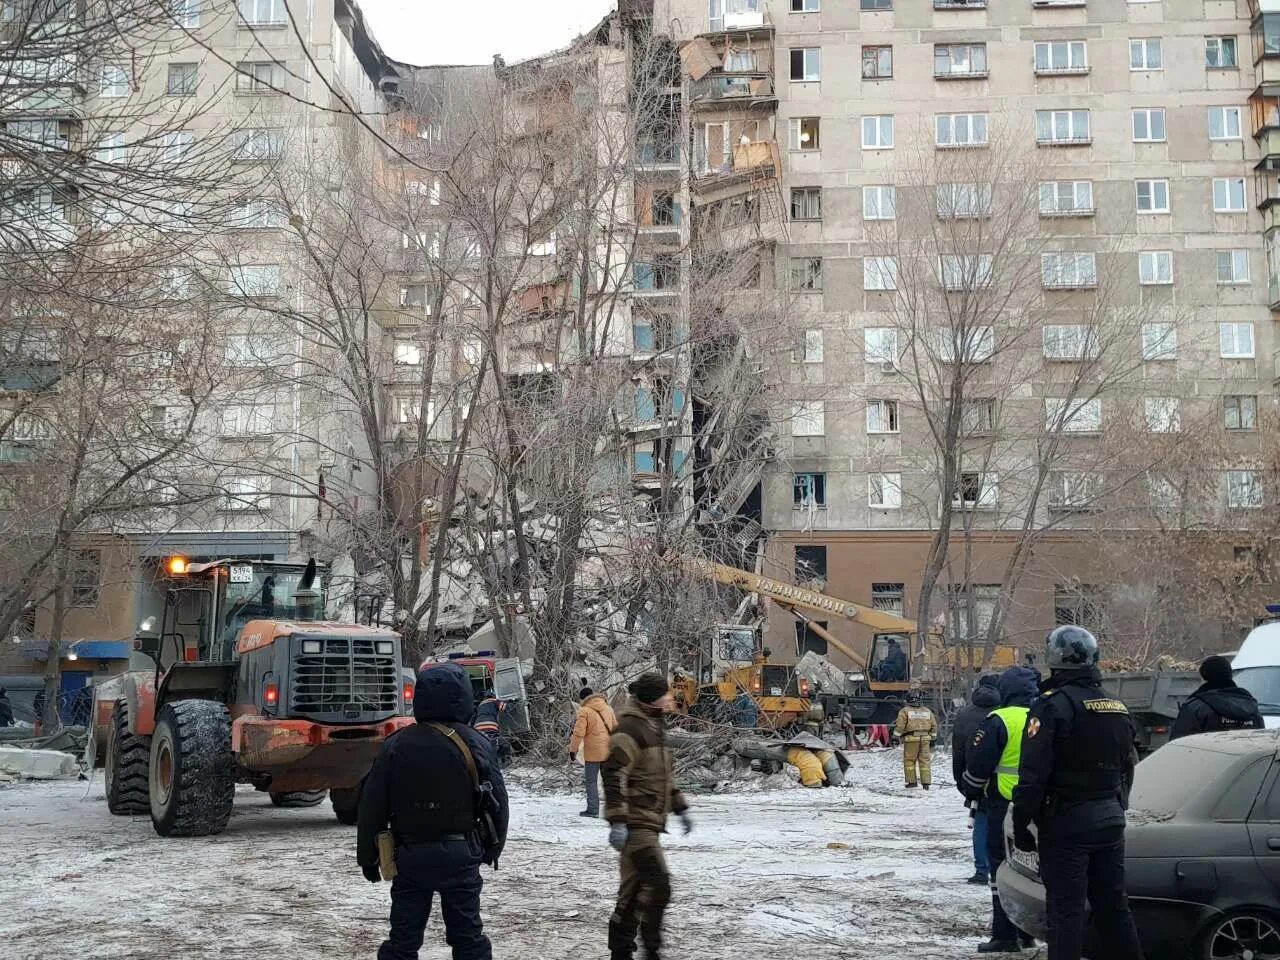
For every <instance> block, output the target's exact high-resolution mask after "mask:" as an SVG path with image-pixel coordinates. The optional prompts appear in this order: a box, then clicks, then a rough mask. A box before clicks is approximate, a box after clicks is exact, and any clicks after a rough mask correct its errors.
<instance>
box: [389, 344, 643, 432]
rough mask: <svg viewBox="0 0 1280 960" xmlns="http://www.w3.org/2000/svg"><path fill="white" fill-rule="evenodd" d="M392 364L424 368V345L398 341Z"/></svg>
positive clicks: (393, 346) (392, 355)
mask: <svg viewBox="0 0 1280 960" xmlns="http://www.w3.org/2000/svg"><path fill="white" fill-rule="evenodd" d="M391 362H392V363H394V364H395V365H396V366H397V367H420V366H422V344H420V343H414V342H413V341H412V340H397V341H396V342H395V343H394V344H393V345H392V347H391ZM649 419H653V418H652V417H650V418H649Z"/></svg>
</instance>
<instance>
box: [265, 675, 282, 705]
mask: <svg viewBox="0 0 1280 960" xmlns="http://www.w3.org/2000/svg"><path fill="white" fill-rule="evenodd" d="M262 699H263V700H264V701H265V702H266V704H267V706H268V707H274V706H276V705H277V704H278V703H279V702H280V686H279V685H278V684H277V683H276V682H275V681H268V682H267V685H266V686H265V687H264V688H263V690H262Z"/></svg>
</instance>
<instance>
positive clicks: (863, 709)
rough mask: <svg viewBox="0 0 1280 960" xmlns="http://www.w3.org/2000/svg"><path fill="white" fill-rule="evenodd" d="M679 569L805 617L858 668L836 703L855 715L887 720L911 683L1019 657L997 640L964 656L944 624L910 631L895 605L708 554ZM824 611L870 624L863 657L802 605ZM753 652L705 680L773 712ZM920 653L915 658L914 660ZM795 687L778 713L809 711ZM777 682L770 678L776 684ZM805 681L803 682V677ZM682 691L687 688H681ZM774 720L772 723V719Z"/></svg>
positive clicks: (760, 661)
mask: <svg viewBox="0 0 1280 960" xmlns="http://www.w3.org/2000/svg"><path fill="white" fill-rule="evenodd" d="M681 563H682V564H683V566H684V567H685V569H687V570H689V571H690V572H692V573H695V574H697V575H699V576H703V577H706V578H707V579H709V580H713V581H715V582H716V583H720V584H723V585H725V586H729V587H736V588H738V589H739V590H744V591H746V592H748V593H756V594H759V595H760V596H762V597H767V598H768V599H769V600H771V601H773V602H774V603H776V604H777V605H778V606H780V607H782V608H784V609H785V610H787V611H789V612H790V613H791V614H792V615H793V616H795V617H796V618H797V619H799V620H801V621H803V622H804V623H806V624H807V626H808V629H809V630H811V631H812V632H813V633H814V634H815V635H817V636H819V637H821V638H822V639H823V640H825V641H826V642H827V644H828V646H829V648H831V649H834V650H838V651H839V652H840V653H843V654H844V655H845V656H846V657H848V658H849V659H850V660H851V661H853V663H854V664H855V665H856V666H857V667H858V669H859V670H860V671H862V674H863V678H864V679H863V682H862V687H863V688H864V689H863V692H862V693H859V694H855V695H853V696H851V697H850V696H842V695H838V696H837V697H836V699H837V700H840V701H842V702H841V703H840V704H839V706H841V707H843V708H845V709H847V710H849V712H850V714H851V715H852V717H853V719H854V720H855V721H858V722H862V723H887V722H890V721H891V720H892V717H893V715H894V714H896V713H897V709H898V706H899V703H900V701H901V700H902V696H903V694H905V693H906V692H907V691H908V690H910V689H911V687H912V686H913V685H918V684H920V683H929V682H937V681H942V680H947V679H950V677H952V676H954V675H955V674H956V673H957V672H959V671H966V670H972V669H974V668H977V667H983V666H988V667H991V668H996V669H1002V668H1004V667H1009V666H1013V665H1014V664H1015V663H1017V662H1018V651H1017V649H1016V648H1014V647H1010V646H1005V645H1000V646H997V647H996V648H995V650H994V651H993V655H992V657H991V659H990V661H988V662H987V663H986V664H983V663H981V662H977V657H974V658H973V661H974V662H971V661H970V656H971V655H972V651H970V650H969V649H967V648H965V647H961V646H956V645H952V646H947V645H945V644H944V643H943V638H942V632H941V631H940V630H934V631H931V632H930V633H928V634H927V635H925V636H924V637H921V636H920V635H919V634H918V633H917V631H916V622H915V621H914V620H909V619H907V618H906V617H903V616H899V615H898V614H896V613H890V612H888V611H885V610H876V609H873V608H872V607H867V606H863V605H862V604H860V603H854V602H853V601H851V600H842V599H840V598H839V597H832V596H828V595H827V594H824V593H819V592H818V591H816V590H810V589H808V588H806V587H801V586H797V585H796V584H793V583H786V582H784V581H781V580H775V579H773V578H771V577H766V576H762V575H761V574H758V573H751V572H750V571H747V570H740V569H738V568H737V567H730V566H726V565H725V564H722V563H715V562H713V561H710V560H700V559H694V558H682V560H681ZM803 611H811V612H814V613H819V614H823V615H825V616H827V617H838V618H840V619H841V620H852V621H854V622H855V623H861V624H863V625H864V626H866V627H869V628H870V629H871V630H872V631H873V636H872V643H871V653H870V657H864V656H863V655H862V654H861V653H859V652H858V651H857V650H855V649H853V648H852V647H850V646H849V645H848V644H847V643H845V642H844V641H842V640H841V639H840V638H838V637H836V636H835V635H834V634H832V633H831V632H830V631H829V630H826V629H824V628H823V627H822V626H820V625H819V624H817V623H815V622H814V621H813V620H811V619H810V618H809V617H808V616H807V615H806V613H805V612H803ZM762 653H763V655H757V656H756V657H755V660H754V662H753V663H752V665H751V666H750V667H741V668H737V669H734V670H730V671H727V672H726V675H725V677H724V679H723V680H721V681H719V682H717V683H714V684H711V685H710V686H713V687H716V688H724V689H717V690H716V691H714V694H713V695H715V694H718V695H719V697H720V698H721V699H723V700H729V699H732V698H733V697H735V696H737V691H738V690H746V691H749V692H751V693H752V694H755V695H757V696H759V697H760V698H761V700H760V709H761V711H762V712H763V713H765V714H766V715H769V714H770V713H771V710H770V707H771V704H769V703H768V702H767V701H766V699H765V697H766V696H767V695H768V694H769V693H770V692H771V687H768V686H766V684H765V683H764V679H765V678H766V677H767V675H768V671H769V670H770V669H772V670H774V671H775V672H777V671H778V670H779V669H785V668H779V667H777V666H772V667H771V665H770V664H769V663H768V651H762ZM917 659H920V661H921V662H920V663H919V665H917V664H916V660H917ZM791 685H794V686H796V689H795V690H794V691H791V690H790V689H789V688H788V690H787V691H785V692H788V693H791V694H792V696H793V697H795V696H796V695H800V696H801V698H802V699H803V700H804V701H806V702H805V703H804V704H803V708H802V707H801V705H799V704H783V703H778V704H777V705H776V706H777V707H778V708H782V707H786V708H788V709H785V710H781V712H782V713H783V714H785V716H784V717H783V719H784V720H786V721H790V720H794V719H798V718H799V717H798V716H797V714H808V713H810V712H811V708H812V704H811V702H809V691H808V690H807V689H806V690H803V691H802V690H801V689H800V681H799V680H796V679H795V678H793V679H792V681H791ZM774 686H776V683H775V684H774ZM805 686H807V683H806V684H805ZM708 693H712V691H711V690H710V689H709V687H708V686H707V685H704V686H703V687H702V688H701V695H702V697H704V698H705V697H706V695H707V694H708ZM686 695H687V694H686ZM773 725H776V724H773Z"/></svg>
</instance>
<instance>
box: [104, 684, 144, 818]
mask: <svg viewBox="0 0 1280 960" xmlns="http://www.w3.org/2000/svg"><path fill="white" fill-rule="evenodd" d="M150 763H151V738H150V737H144V736H140V735H139V734H136V733H130V732H129V705H128V704H127V703H126V702H125V701H123V700H117V701H116V705H115V707H114V708H113V709H112V711H111V726H110V727H109V728H108V729H107V752H106V758H105V763H104V764H103V768H104V776H105V779H106V781H107V809H108V810H110V811H111V812H112V813H114V814H115V815H116V816H118V817H128V816H135V815H137V814H142V813H148V812H150V810H151V795H150V794H149V793H148V791H147V768H148V767H149V766H150Z"/></svg>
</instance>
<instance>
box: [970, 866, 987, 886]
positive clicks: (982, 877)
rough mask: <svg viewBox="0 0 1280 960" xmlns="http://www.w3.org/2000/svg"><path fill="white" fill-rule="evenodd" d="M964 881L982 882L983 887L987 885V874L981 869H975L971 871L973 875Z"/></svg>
mask: <svg viewBox="0 0 1280 960" xmlns="http://www.w3.org/2000/svg"><path fill="white" fill-rule="evenodd" d="M965 883H972V884H982V886H984V887H985V886H986V885H987V875H986V874H985V873H983V872H982V871H981V870H975V871H973V876H972V877H970V878H969V879H968V880H966V881H965Z"/></svg>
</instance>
